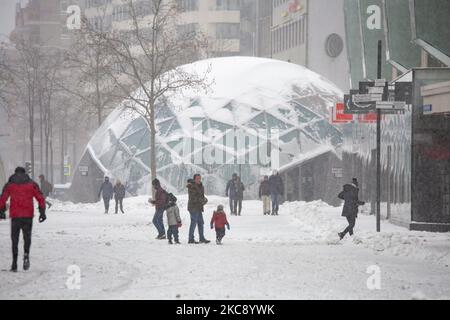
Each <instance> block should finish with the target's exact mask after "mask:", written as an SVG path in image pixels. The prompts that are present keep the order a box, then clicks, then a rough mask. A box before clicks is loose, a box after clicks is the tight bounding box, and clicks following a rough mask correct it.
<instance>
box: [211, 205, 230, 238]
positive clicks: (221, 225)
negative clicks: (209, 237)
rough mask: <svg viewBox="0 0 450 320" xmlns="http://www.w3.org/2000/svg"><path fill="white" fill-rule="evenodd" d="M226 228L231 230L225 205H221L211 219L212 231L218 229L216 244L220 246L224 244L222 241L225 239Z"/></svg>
mask: <svg viewBox="0 0 450 320" xmlns="http://www.w3.org/2000/svg"><path fill="white" fill-rule="evenodd" d="M225 226H226V227H227V228H228V230H230V224H229V223H228V220H227V215H226V214H225V211H224V210H223V205H219V206H218V207H217V210H216V211H214V214H213V216H212V218H211V229H213V228H214V227H215V228H216V244H218V245H221V244H222V239H223V237H225Z"/></svg>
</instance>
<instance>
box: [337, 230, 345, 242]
mask: <svg viewBox="0 0 450 320" xmlns="http://www.w3.org/2000/svg"><path fill="white" fill-rule="evenodd" d="M338 236H339V240H342V239H344V234H343V233H342V232H339V233H338Z"/></svg>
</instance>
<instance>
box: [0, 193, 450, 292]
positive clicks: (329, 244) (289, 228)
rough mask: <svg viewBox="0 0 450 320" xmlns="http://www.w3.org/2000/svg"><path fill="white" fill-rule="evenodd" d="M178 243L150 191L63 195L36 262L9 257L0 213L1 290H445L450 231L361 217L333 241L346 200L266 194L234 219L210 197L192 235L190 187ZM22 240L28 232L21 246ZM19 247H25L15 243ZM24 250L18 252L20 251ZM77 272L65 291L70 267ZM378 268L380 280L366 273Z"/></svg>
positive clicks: (39, 239) (38, 229) (43, 229)
mask: <svg viewBox="0 0 450 320" xmlns="http://www.w3.org/2000/svg"><path fill="white" fill-rule="evenodd" d="M180 198H181V199H180V201H179V204H180V209H181V212H182V218H183V227H182V228H181V233H180V236H181V241H182V245H180V246H169V245H168V244H167V242H166V241H157V240H155V239H154V238H155V236H156V230H155V228H154V227H153V225H152V224H151V223H150V221H151V219H152V216H153V211H154V208H153V207H151V206H149V205H148V203H147V197H137V198H132V199H125V202H124V206H125V212H126V214H125V215H122V214H118V215H114V214H109V215H105V214H103V205H102V204H101V203H97V204H94V205H75V204H70V203H61V202H56V203H55V204H54V206H53V207H52V208H51V210H49V211H48V220H47V221H46V222H44V223H43V224H39V223H38V222H37V220H35V224H34V226H33V228H34V229H33V244H32V248H31V270H30V271H28V272H23V271H22V268H21V265H20V266H19V272H18V273H17V274H13V273H10V272H8V271H6V270H8V269H9V267H10V259H11V258H10V257H11V254H10V239H9V237H10V235H9V221H8V222H5V221H2V222H0V239H1V241H2V246H1V247H0V256H1V257H2V259H1V263H0V268H1V269H2V271H1V272H0V288H1V289H0V299H31V298H35V299H178V298H179V299H412V298H415V299H421V298H430V299H448V298H450V268H449V265H450V234H434V233H421V232H410V231H408V230H406V229H403V228H399V227H396V226H393V225H391V224H389V223H383V225H382V230H383V232H382V233H381V234H376V233H375V232H374V226H375V221H374V217H369V216H361V217H360V219H358V222H357V225H356V230H355V231H356V235H355V237H354V238H353V239H351V238H347V239H345V240H344V241H342V242H340V243H338V241H337V240H338V239H337V235H336V233H337V232H338V231H341V230H342V229H343V228H344V227H345V225H346V223H345V222H346V221H345V219H344V218H341V217H340V212H341V208H333V207H330V206H328V205H326V204H324V203H322V202H312V203H304V202H295V203H286V204H285V205H283V206H282V207H281V210H280V214H281V215H280V216H278V217H275V216H263V215H262V214H261V213H260V212H261V202H259V201H245V202H244V205H243V208H244V209H243V216H242V217H230V215H229V214H228V212H229V210H228V208H227V204H228V201H227V199H225V198H220V197H213V196H211V197H208V198H209V200H210V202H209V204H208V205H207V206H206V211H205V231H206V237H207V238H208V239H209V240H212V243H211V244H208V245H188V244H187V233H188V227H189V218H188V213H187V211H186V203H187V197H186V196H181V197H180ZM219 203H222V204H224V205H226V206H225V210H226V212H227V215H228V218H229V221H230V224H231V231H227V235H226V237H225V239H224V245H223V246H217V245H215V243H214V240H215V233H214V232H213V230H210V229H209V219H210V218H211V215H212V211H213V208H215V207H216V206H217V205H218V204H219ZM21 246H22V242H21V244H20V247H21ZM20 250H22V248H20ZM20 252H21V253H20V255H21V254H22V251H20ZM71 265H76V266H78V267H79V268H80V271H81V282H80V289H79V290H76V289H75V290H69V289H68V288H67V286H66V283H67V281H68V279H69V277H70V276H71V275H70V274H68V273H67V271H68V267H69V266H71ZM371 266H378V267H379V270H380V276H381V289H380V290H370V289H369V288H368V286H367V280H368V279H369V277H370V276H371V274H369V273H367V270H368V268H369V269H370V267H371Z"/></svg>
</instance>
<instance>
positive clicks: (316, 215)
mask: <svg viewBox="0 0 450 320" xmlns="http://www.w3.org/2000/svg"><path fill="white" fill-rule="evenodd" d="M281 211H282V212H286V213H288V214H290V215H292V216H293V217H294V219H295V220H294V222H293V223H294V224H295V226H296V227H297V228H298V231H299V237H300V238H301V240H300V241H299V243H301V244H328V245H334V244H337V243H340V244H343V245H348V246H361V247H365V248H369V249H371V250H373V252H375V253H376V254H388V255H392V256H398V257H410V258H414V259H416V260H421V261H429V262H432V263H436V264H439V265H443V266H450V234H448V233H447V234H440V233H427V232H415V231H409V230H407V229H405V228H401V227H398V226H395V225H392V224H390V223H389V222H387V221H382V232H381V233H377V232H375V217H374V216H363V215H359V218H358V220H357V222H356V228H355V235H354V236H353V237H348V236H347V237H346V239H344V240H343V241H342V242H339V241H338V238H337V233H338V232H339V231H342V230H343V229H344V228H345V226H346V220H345V218H344V217H341V212H342V207H340V208H335V207H332V206H330V205H328V204H327V203H324V202H323V201H313V202H309V203H307V202H291V203H285V204H284V205H283V206H282V209H281Z"/></svg>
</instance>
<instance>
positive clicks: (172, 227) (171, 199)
mask: <svg viewBox="0 0 450 320" xmlns="http://www.w3.org/2000/svg"><path fill="white" fill-rule="evenodd" d="M167 199H168V200H167V203H168V204H167V206H166V215H167V224H168V225H169V228H168V230H167V239H169V244H173V242H172V236H173V239H174V240H175V244H180V240H179V236H178V229H179V228H181V226H182V224H181V217H180V209H179V208H178V206H177V197H175V196H174V195H173V194H172V193H169V194H168V195H167Z"/></svg>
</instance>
